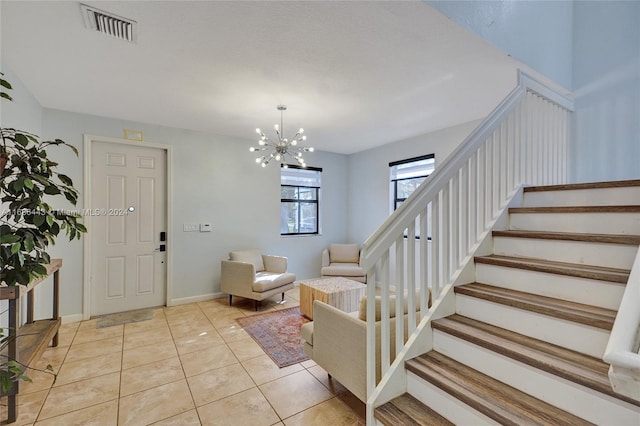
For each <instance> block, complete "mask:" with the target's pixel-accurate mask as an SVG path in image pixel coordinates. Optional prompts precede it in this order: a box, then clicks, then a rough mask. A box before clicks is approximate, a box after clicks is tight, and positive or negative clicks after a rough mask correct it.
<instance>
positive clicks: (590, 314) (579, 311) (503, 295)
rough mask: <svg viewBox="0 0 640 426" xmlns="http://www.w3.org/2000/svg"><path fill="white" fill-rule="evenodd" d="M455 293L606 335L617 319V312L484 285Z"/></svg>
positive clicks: (464, 287)
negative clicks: (541, 315)
mask: <svg viewBox="0 0 640 426" xmlns="http://www.w3.org/2000/svg"><path fill="white" fill-rule="evenodd" d="M454 291H455V293H456V294H463V295H467V296H471V297H477V298H480V299H484V300H489V301H491V302H495V303H500V304H503V305H507V306H512V307H515V308H519V309H524V310H528V311H531V312H537V313H540V314H544V315H549V316H552V317H554V318H560V319H564V320H567V321H573V322H576V323H580V324H584V325H589V326H592V327H596V328H600V329H604V330H609V331H610V330H611V328H612V327H613V322H614V320H615V318H616V311H613V310H611V309H605V308H600V307H597V306H591V305H584V304H582V303H575V302H569V301H566V300H560V299H555V298H553V297H546V296H538V295H535V294H531V293H525V292H522V291H517V290H510V289H506V288H501V287H495V286H491V285H487V284H481V283H471V284H465V285H462V286H457V287H455V289H454Z"/></svg>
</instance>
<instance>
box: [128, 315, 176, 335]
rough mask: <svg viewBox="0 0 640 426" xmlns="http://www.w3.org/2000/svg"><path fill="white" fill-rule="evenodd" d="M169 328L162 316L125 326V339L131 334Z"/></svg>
mask: <svg viewBox="0 0 640 426" xmlns="http://www.w3.org/2000/svg"><path fill="white" fill-rule="evenodd" d="M161 327H168V323H167V320H166V319H165V317H164V314H162V316H159V317H158V318H152V319H150V320H146V321H138V322H130V323H127V324H125V325H124V335H125V337H126V336H127V335H128V334H129V333H139V332H141V331H147V330H153V329H154V328H161Z"/></svg>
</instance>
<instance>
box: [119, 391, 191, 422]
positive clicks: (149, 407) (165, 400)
mask: <svg viewBox="0 0 640 426" xmlns="http://www.w3.org/2000/svg"><path fill="white" fill-rule="evenodd" d="M193 408H194V406H193V400H192V399H191V394H190V393H189V387H188V386H187V382H186V381H185V380H179V381H177V382H172V383H167V384H166V385H162V386H159V387H157V388H153V389H149V390H146V391H143V392H138V393H134V394H133V395H129V396H125V397H124V398H120V410H119V414H118V424H120V425H146V424H150V423H153V422H157V421H159V420H164V419H168V418H170V417H173V416H177V415H178V414H181V413H184V412H186V411H189V410H192V409H193Z"/></svg>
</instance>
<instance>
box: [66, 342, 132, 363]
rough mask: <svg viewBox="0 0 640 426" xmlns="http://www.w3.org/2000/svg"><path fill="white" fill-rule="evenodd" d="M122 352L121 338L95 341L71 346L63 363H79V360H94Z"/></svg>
mask: <svg viewBox="0 0 640 426" xmlns="http://www.w3.org/2000/svg"><path fill="white" fill-rule="evenodd" d="M120 351H122V337H112V338H110V339H102V340H97V341H95V342H89V343H80V344H78V345H75V344H74V345H71V347H70V348H69V352H67V356H66V358H65V362H73V361H80V360H81V359H88V358H96V357H99V356H102V355H106V354H108V353H113V352H120Z"/></svg>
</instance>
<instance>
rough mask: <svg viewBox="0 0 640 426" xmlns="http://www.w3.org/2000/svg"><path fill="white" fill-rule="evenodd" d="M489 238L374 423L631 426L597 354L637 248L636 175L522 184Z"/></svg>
mask: <svg viewBox="0 0 640 426" xmlns="http://www.w3.org/2000/svg"><path fill="white" fill-rule="evenodd" d="M492 234H493V235H492V236H493V254H490V255H488V256H479V257H476V258H475V282H471V283H468V284H464V285H458V286H456V287H455V289H454V292H455V313H454V314H453V315H449V316H446V317H444V318H440V319H436V320H433V321H432V322H431V328H432V333H433V349H432V350H430V351H429V352H427V353H425V354H423V355H421V356H418V357H415V358H413V359H409V360H408V361H406V362H405V369H406V372H407V373H406V374H407V393H406V394H404V395H402V396H400V397H398V398H395V399H393V400H391V401H389V402H387V403H385V404H383V405H381V406H379V407H376V408H375V414H374V415H375V418H376V420H377V421H378V423H379V424H384V425H394V426H395V425H399V424H416V425H447V424H460V425H461V424H468V425H481V424H505V425H529V424H531V425H534V424H536V425H538V424H548V425H582V424H600V425H616V426H619V425H639V424H640V401H639V400H638V399H632V398H630V397H627V396H623V395H620V394H617V393H615V392H614V391H613V390H612V387H611V384H610V381H609V378H608V376H607V371H608V369H609V365H608V364H606V363H604V362H603V361H602V356H603V354H604V351H605V347H606V345H607V342H608V340H609V334H610V332H611V329H612V327H613V323H614V320H615V318H616V313H617V312H616V311H617V309H618V306H619V304H620V300H621V298H622V295H623V292H624V289H625V284H626V283H627V280H628V279H629V273H630V268H631V266H632V264H633V262H634V259H635V257H636V253H637V251H638V246H639V245H640V180H634V181H624V182H607V183H596V184H577V185H555V186H546V187H545V186H539V187H528V188H525V189H524V198H523V207H519V208H511V209H509V225H508V230H504V231H493V233H492ZM639 303H640V302H639ZM639 399H640V398H639Z"/></svg>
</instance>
